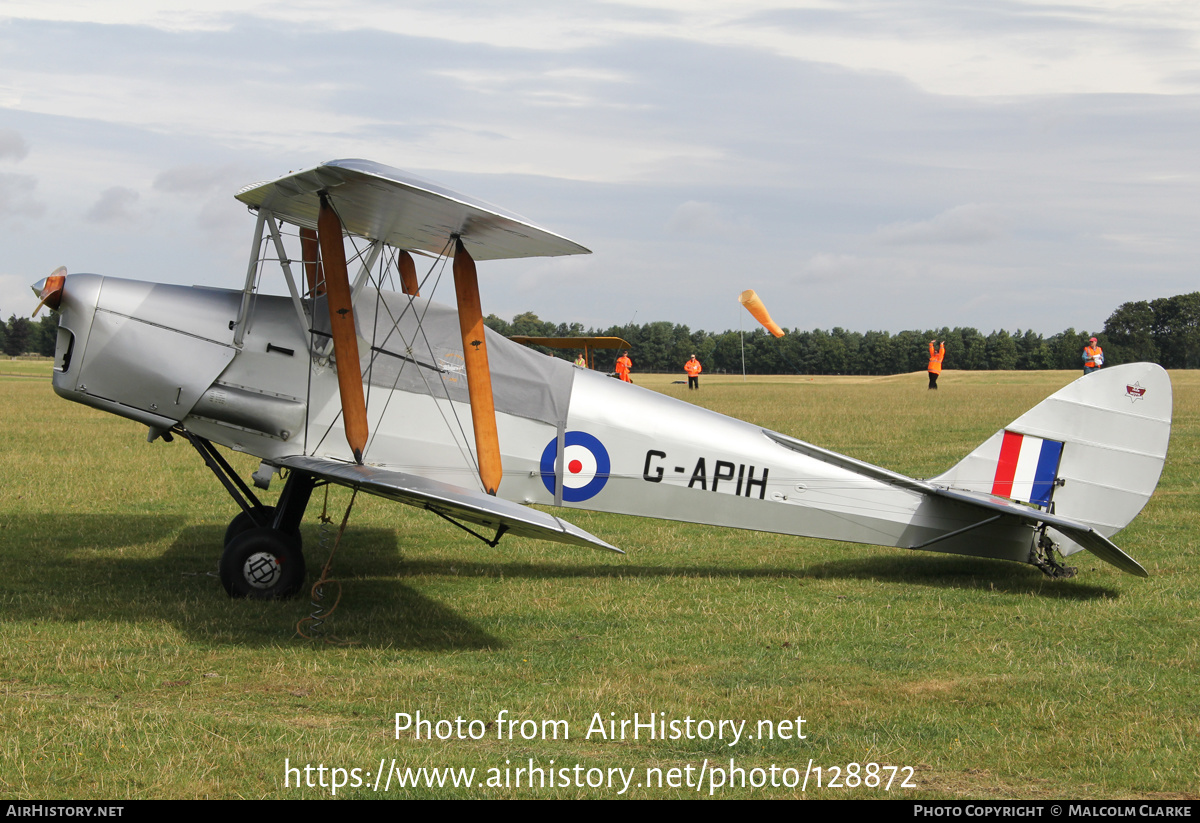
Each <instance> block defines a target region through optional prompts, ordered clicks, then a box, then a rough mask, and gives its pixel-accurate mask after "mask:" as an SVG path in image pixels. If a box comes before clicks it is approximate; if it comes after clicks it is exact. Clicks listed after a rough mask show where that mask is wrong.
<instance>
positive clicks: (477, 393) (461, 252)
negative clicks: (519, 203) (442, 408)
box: [454, 238, 504, 495]
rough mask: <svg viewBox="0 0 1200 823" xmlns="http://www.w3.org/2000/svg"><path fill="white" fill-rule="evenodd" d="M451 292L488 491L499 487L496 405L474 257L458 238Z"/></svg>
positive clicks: (477, 450)
mask: <svg viewBox="0 0 1200 823" xmlns="http://www.w3.org/2000/svg"><path fill="white" fill-rule="evenodd" d="M454 243H455V245H454V292H455V294H456V295H457V296H458V325H459V329H460V330H461V331H462V341H463V360H464V361H465V365H466V368H467V395H468V396H469V398H470V400H471V423H472V425H473V426H474V428H475V453H476V456H477V458H478V460H479V479H480V480H482V481H483V488H484V491H486V492H487V493H488V494H490V495H495V494H496V489H498V488H499V487H500V478H501V477H502V475H503V473H504V472H503V469H502V467H501V465H500V437H499V435H498V434H497V433H496V406H495V403H494V402H493V400H492V372H491V368H490V367H489V366H488V354H487V341H486V340H485V338H484V333H483V330H484V325H483V309H482V308H481V307H480V303H479V279H478V277H477V276H476V274H475V261H474V260H472V259H471V255H470V254H469V253H468V252H467V249H466V247H465V246H464V245H463V242H462V240H461V239H459V238H455V241H454Z"/></svg>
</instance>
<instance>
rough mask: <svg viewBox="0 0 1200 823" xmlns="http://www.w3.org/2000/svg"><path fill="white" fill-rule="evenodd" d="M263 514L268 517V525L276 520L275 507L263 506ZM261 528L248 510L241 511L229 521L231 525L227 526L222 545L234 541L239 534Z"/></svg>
mask: <svg viewBox="0 0 1200 823" xmlns="http://www.w3.org/2000/svg"><path fill="white" fill-rule="evenodd" d="M262 511H263V516H264V517H265V518H266V520H267V523H268V525H269V524H271V523H274V522H275V507H274V506H263V507H262ZM256 528H259V525H258V523H256V522H254V518H253V517H251V516H250V515H248V514H247V513H246V512H244V511H241V512H238V513H237V516H236V517H235V518H233V520H231V521H229V525H228V526H227V527H226V528H225V542H224V543H223V544H222V545H225V546H228V545H229V544H230V543H231V542H233V538H235V537H237V536H238V535H239V534H243V533H245V532H248V531H250V530H251V529H256Z"/></svg>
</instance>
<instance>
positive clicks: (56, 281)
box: [33, 266, 67, 317]
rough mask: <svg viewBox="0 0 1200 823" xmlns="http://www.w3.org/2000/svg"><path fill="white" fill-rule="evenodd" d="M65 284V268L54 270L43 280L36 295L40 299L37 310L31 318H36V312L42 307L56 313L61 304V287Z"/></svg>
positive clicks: (60, 267)
mask: <svg viewBox="0 0 1200 823" xmlns="http://www.w3.org/2000/svg"><path fill="white" fill-rule="evenodd" d="M66 282H67V267H66V266H59V267H58V268H57V269H55V270H54V273H53V274H51V275H50V276H49V277H47V278H46V279H45V280H43V281H42V282H41V284H40V286H41V288H40V289H38V292H37V295H38V297H39V298H41V300H40V302H39V303H38V304H37V308H35V309H34V310H33V316H34V317H37V314H38V312H40V311H41V310H42V306H45V307H46V308H48V309H50V311H56V310H57V309H58V304H59V303H61V302H62V293H63V286H64V285H65V284H66Z"/></svg>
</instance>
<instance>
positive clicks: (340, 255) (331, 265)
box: [317, 193, 367, 464]
mask: <svg viewBox="0 0 1200 823" xmlns="http://www.w3.org/2000/svg"><path fill="white" fill-rule="evenodd" d="M317 239H318V240H319V241H320V246H321V269H322V270H323V272H324V274H325V289H326V293H327V295H328V303H329V326H330V332H332V334H333V356H334V358H336V360H337V376H338V391H339V392H340V393H341V399H342V422H343V423H344V424H345V426H346V442H347V443H349V444H350V451H351V452H353V453H354V461H355V462H356V463H359V464H361V463H362V458H363V451H364V450H365V449H366V447H367V403H366V399H365V398H364V397H363V383H362V369H361V367H360V366H359V359H358V335H357V334H355V332H354V307H353V305H352V302H353V301H352V298H351V295H350V276H349V274H348V273H347V270H346V247H345V246H344V245H343V244H342V221H341V220H339V219H338V216H337V213H336V212H334V210H333V207H332V206H330V205H329V198H328V197H327V196H326V195H325V194H323V193H322V194H321V210H320V212H319V213H318V215H317Z"/></svg>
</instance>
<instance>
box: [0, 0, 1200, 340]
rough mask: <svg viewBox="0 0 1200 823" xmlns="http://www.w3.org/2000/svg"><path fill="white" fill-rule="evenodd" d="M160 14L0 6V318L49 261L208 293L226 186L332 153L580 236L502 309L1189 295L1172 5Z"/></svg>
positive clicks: (667, 315) (1185, 31)
mask: <svg viewBox="0 0 1200 823" xmlns="http://www.w3.org/2000/svg"><path fill="white" fill-rule="evenodd" d="M181 5H183V4H178V3H172V2H165V0H110V2H106V3H103V4H101V3H95V2H92V1H91V0H79V2H67V1H65V0H64V1H63V2H59V1H58V0H37V1H36V2H26V0H5V1H4V3H3V4H0V249H2V252H0V316H3V317H8V316H9V315H10V314H12V313H16V314H18V315H21V314H25V315H27V314H28V313H29V312H31V311H32V310H33V307H34V306H35V305H36V299H35V298H34V296H33V294H32V292H31V291H30V289H29V285H30V284H32V283H34V282H36V281H37V280H39V279H40V278H42V277H44V276H45V275H47V274H49V273H50V272H51V271H53V270H54V269H55V268H57V267H58V266H60V265H65V266H66V267H67V268H68V270H70V271H72V272H85V271H88V272H95V273H99V274H104V275H111V276H119V277H129V278H134V279H139V280H151V281H163V282H174V283H184V284H193V283H195V284H203V285H210V286H222V287H230V288H239V287H240V285H241V283H242V280H243V279H244V277H245V271H246V264H247V259H248V255H249V250H250V249H249V247H250V242H251V236H252V232H253V228H254V219H253V216H252V215H249V214H247V212H246V209H245V207H244V206H242V205H241V204H240V203H238V202H237V201H235V200H234V199H233V195H234V193H235V192H236V191H237V190H238V189H239V188H241V187H242V186H245V185H247V184H250V183H253V182H256V181H261V180H269V179H273V178H275V177H278V176H280V175H282V174H286V173H287V172H289V171H292V170H298V169H302V168H306V167H310V166H313V165H316V164H318V163H321V162H324V161H327V160H332V159H336V158H348V157H360V158H366V159H369V160H373V161H376V162H380V163H384V164H387V165H390V166H394V167H397V168H400V169H404V170H407V171H410V172H413V173H415V174H418V175H420V176H422V177H425V178H428V179H430V180H434V181H437V182H438V183H441V184H443V185H446V186H449V187H451V188H454V189H457V190H459V191H462V192H464V193H466V194H469V195H472V196H474V197H477V198H479V199H482V200H485V201H488V202H491V203H495V204H497V205H499V206H501V207H503V208H505V209H507V210H510V211H513V212H516V213H518V214H521V215H523V216H525V217H527V218H528V219H530V220H531V221H532V222H534V223H535V224H538V225H540V226H543V227H545V228H547V229H549V230H551V231H553V232H556V233H558V234H561V235H564V236H566V237H569V238H570V239H572V240H574V241H576V242H578V243H581V244H582V245H584V246H586V247H588V248H589V249H591V250H592V254H590V255H586V256H577V257H569V258H552V259H535V260H520V261H499V262H488V263H481V264H480V267H479V274H480V286H481V298H482V303H483V309H484V312H485V313H494V314H497V315H499V316H500V317H503V318H505V319H511V318H512V317H513V316H514V315H515V314H517V313H519V312H525V311H532V312H535V313H536V314H537V315H538V316H539V317H541V318H542V319H543V320H553V321H555V322H568V323H572V322H578V323H582V324H583V325H584V326H585V327H594V328H598V329H604V328H607V327H610V326H613V325H622V324H625V323H629V322H636V323H646V322H650V321H656V320H668V321H671V322H673V323H680V324H684V325H687V326H689V327H690V328H691V329H692V330H699V329H705V330H709V331H721V330H725V329H736V328H738V327H739V326H744V327H746V328H749V327H751V326H753V325H754V321H753V319H752V318H750V317H749V315H747V314H745V312H744V310H743V309H742V308H741V307H740V306H739V305H738V303H737V296H738V294H739V293H740V292H741V291H742V290H744V289H750V288H753V289H755V290H756V291H757V292H758V293H759V295H760V296H761V297H762V299H763V300H764V302H765V303H766V305H767V306H768V308H769V309H770V311H771V314H772V315H773V317H774V318H775V320H776V321H777V322H779V324H780V325H782V326H785V327H789V328H801V329H812V328H824V329H829V328H833V327H837V326H840V327H843V328H846V329H850V330H856V331H867V330H884V331H891V332H897V331H901V330H903V329H924V328H940V327H942V326H950V327H953V326H972V327H975V328H977V329H979V330H981V331H983V332H984V333H985V334H986V333H988V332H990V331H992V330H994V329H1000V328H1003V329H1007V330H1009V331H1015V330H1017V329H1033V330H1034V331H1036V332H1039V333H1042V334H1046V335H1051V334H1056V333H1058V332H1060V331H1063V330H1064V329H1066V328H1068V327H1070V328H1075V329H1077V330H1083V329H1086V330H1089V331H1099V330H1100V329H1101V328H1102V327H1103V324H1104V321H1105V319H1106V318H1107V317H1108V316H1109V314H1111V312H1112V311H1113V310H1114V309H1115V308H1116V307H1117V306H1119V305H1120V304H1122V303H1125V302H1128V301H1133V300H1150V299H1154V298H1157V297H1169V296H1172V295H1175V294H1182V293H1186V292H1191V291H1196V290H1197V289H1200V278H1197V273H1198V272H1197V261H1198V260H1200V230H1198V229H1197V225H1196V224H1197V218H1198V217H1200V152H1198V151H1197V138H1198V136H1200V5H1197V4H1196V3H1194V2H1190V1H1189V2H1167V1H1165V0H1164V1H1163V2H1155V1H1154V0H1149V1H1148V2H1139V3H1129V2H1102V1H1100V0H1093V1H1092V2H1083V1H1082V0H1059V1H1058V2H1025V1H1024V0H956V1H955V2H934V0H824V1H821V0H815V1H814V2H770V0H732V1H729V2H727V1H726V0H644V1H643V0H627V1H626V2H604V1H603V0H577V2H572V3H561V2H543V1H542V0H505V1H504V2H484V1H483V0H476V1H475V2H471V1H470V0H437V2H404V0H401V1H400V2H390V0H389V1H388V2H384V0H378V2H375V1H373V0H336V2H326V0H290V1H289V2H287V3H282V2H259V1H258V0H238V2H232V0H206V2H205V3H204V4H202V5H203V9H199V10H198V9H188V10H180V9H179V6H181ZM435 299H441V300H444V301H447V302H453V293H452V290H450V289H447V291H445V292H443V293H439V294H438V295H436V296H435Z"/></svg>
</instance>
